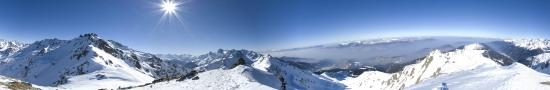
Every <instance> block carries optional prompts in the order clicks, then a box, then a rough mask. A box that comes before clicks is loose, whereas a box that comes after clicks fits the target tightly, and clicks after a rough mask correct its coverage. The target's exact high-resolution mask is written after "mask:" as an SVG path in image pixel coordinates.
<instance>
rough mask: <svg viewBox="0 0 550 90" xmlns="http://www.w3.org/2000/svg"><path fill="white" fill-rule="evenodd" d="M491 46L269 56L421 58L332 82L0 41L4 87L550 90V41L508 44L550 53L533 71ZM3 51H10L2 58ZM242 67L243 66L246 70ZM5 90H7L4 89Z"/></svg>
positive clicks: (216, 63)
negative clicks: (193, 75) (25, 84)
mask: <svg viewBox="0 0 550 90" xmlns="http://www.w3.org/2000/svg"><path fill="white" fill-rule="evenodd" d="M493 40H494V39H484V38H456V37H454V38H451V37H445V38H432V37H424V38H385V39H379V40H365V41H352V42H345V43H339V44H329V45H320V46H314V47H308V48H298V49H289V50H283V51H276V52H268V53H270V54H275V55H276V56H298V57H306V58H315V59H326V58H329V59H333V60H349V59H356V60H366V61H369V60H371V61H372V62H370V61H369V62H370V63H371V64H384V63H386V64H387V63H403V62H411V61H412V60H415V59H418V58H420V59H419V60H418V61H415V63H413V64H410V65H407V66H405V67H404V68H403V70H402V71H398V72H396V73H385V72H380V71H366V72H363V73H362V74H361V75H359V76H357V77H342V78H343V79H342V78H334V77H330V74H327V73H323V74H321V75H317V74H313V73H312V72H311V71H309V70H304V69H301V68H298V67H297V66H294V65H293V64H290V63H289V62H286V61H283V60H282V59H284V58H279V57H272V56H271V55H267V54H261V53H257V52H253V51H248V50H221V49H220V50H218V51H217V52H210V53H208V54H205V55H200V56H196V57H195V56H188V55H153V54H148V53H144V52H139V51H136V50H132V49H130V48H128V47H126V46H124V45H122V44H120V43H117V42H114V41H110V40H103V39H100V38H99V37H98V36H97V35H95V34H86V35H84V36H81V37H79V38H75V39H73V40H57V39H46V40H42V41H38V42H35V43H33V44H29V45H28V46H27V45H26V44H18V43H15V42H8V43H4V42H1V40H0V53H1V54H0V61H2V63H1V64H0V83H1V82H11V81H17V79H19V80H21V81H27V82H31V83H33V84H36V85H33V86H36V87H39V88H41V89H45V90H56V89H57V90H59V89H60V90H81V89H117V88H119V87H127V86H140V85H144V86H140V87H135V88H131V89H135V90H152V89H159V90H274V89H282V88H283V87H284V88H286V89H290V90H342V89H350V90H365V89H367V90H397V89H407V90H428V89H437V88H439V87H440V86H441V83H447V84H448V87H449V88H450V89H451V90H455V89H456V90H488V89H490V90H493V89H497V90H502V89H505V90H509V89H512V90H517V89H528V90H550V85H547V84H541V83H542V82H550V76H549V75H547V74H544V73H539V72H537V71H540V72H550V69H546V67H543V66H545V65H546V66H547V65H548V63H549V61H550V53H549V52H548V49H549V48H548V47H550V44H549V43H548V42H550V41H548V40H541V39H531V40H510V41H508V42H513V43H514V45H516V46H518V47H522V48H526V49H530V50H539V49H541V50H546V51H543V52H540V53H537V54H536V55H534V56H529V57H528V60H529V61H532V62H530V63H533V64H531V65H535V66H525V65H523V64H520V63H518V62H513V63H512V64H510V65H509V64H506V65H507V66H503V64H500V63H503V62H501V61H499V60H495V59H500V58H498V57H497V58H495V57H494V55H493V54H497V55H500V54H501V53H496V52H491V51H492V47H488V46H486V45H485V44H483V43H482V42H488V41H493ZM474 42H480V43H474ZM471 43H473V44H471ZM6 45H15V46H16V47H8V46H6ZM462 46H463V48H458V47H462ZM6 48H10V49H6ZM455 48H458V49H455ZM10 50H14V51H10ZM2 51H10V52H8V54H4V53H5V52H2ZM504 56H506V55H504ZM2 57H6V58H5V59H4V58H2ZM505 58H509V56H507V57H505ZM241 60H244V63H240V61H241ZM304 60H314V59H304ZM308 62H309V61H308ZM339 62H342V61H339ZM362 63H365V62H362ZM352 64H353V65H355V64H357V65H362V64H361V63H358V62H353V63H347V64H346V65H343V66H339V67H351V66H352ZM190 68H193V69H194V70H196V71H199V73H198V74H197V75H196V78H194V79H185V80H183V81H179V80H178V79H173V80H168V81H161V82H158V83H152V84H146V83H151V82H152V81H153V80H155V79H159V78H163V77H164V76H168V77H171V78H174V77H175V78H177V77H181V75H186V74H187V72H188V71H187V70H188V69H190ZM322 68H330V67H322ZM322 68H321V69H322ZM531 68H533V69H531ZM157 72H158V73H157ZM2 75H4V76H6V77H4V76H2ZM8 77H9V78H8ZM11 78H15V79H11ZM60 82H62V83H60ZM37 85H41V86H37ZM2 88H3V89H5V87H2V85H0V89H2Z"/></svg>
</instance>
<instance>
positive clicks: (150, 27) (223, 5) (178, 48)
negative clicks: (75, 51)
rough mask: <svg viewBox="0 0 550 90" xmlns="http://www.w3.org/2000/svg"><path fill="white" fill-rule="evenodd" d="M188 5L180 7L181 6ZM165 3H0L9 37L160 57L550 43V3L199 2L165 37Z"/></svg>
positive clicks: (3, 33)
mask: <svg viewBox="0 0 550 90" xmlns="http://www.w3.org/2000/svg"><path fill="white" fill-rule="evenodd" d="M180 2H181V0H180ZM159 3H160V0H0V38H3V39H9V40H19V41H23V42H27V43H31V42H34V41H37V40H41V39H45V38H60V39H71V38H74V37H76V36H78V35H80V34H83V33H89V32H93V33H98V34H99V35H100V36H101V37H103V38H105V39H111V40H115V41H118V42H121V43H123V44H125V45H127V46H129V47H131V48H135V49H137V50H141V51H146V52H151V53H187V54H202V53H206V52H208V51H214V50H216V49H218V48H224V49H232V48H235V49H242V48H244V49H252V50H265V49H281V48H290V47H301V46H309V45H317V44H324V43H332V42H340V41H349V40H361V39H369V38H380V37H401V36H434V35H435V36H446V35H449V36H475V37H499V38H550V1H548V0H192V1H191V2H189V3H186V4H184V5H180V6H179V10H180V11H178V14H179V15H180V16H181V17H182V18H184V22H185V27H186V28H185V29H184V28H181V27H182V26H179V27H177V26H176V27H175V28H168V30H164V29H163V28H161V29H158V26H157V23H158V22H159V20H160V17H161V16H162V13H163V12H162V11H160V8H159Z"/></svg>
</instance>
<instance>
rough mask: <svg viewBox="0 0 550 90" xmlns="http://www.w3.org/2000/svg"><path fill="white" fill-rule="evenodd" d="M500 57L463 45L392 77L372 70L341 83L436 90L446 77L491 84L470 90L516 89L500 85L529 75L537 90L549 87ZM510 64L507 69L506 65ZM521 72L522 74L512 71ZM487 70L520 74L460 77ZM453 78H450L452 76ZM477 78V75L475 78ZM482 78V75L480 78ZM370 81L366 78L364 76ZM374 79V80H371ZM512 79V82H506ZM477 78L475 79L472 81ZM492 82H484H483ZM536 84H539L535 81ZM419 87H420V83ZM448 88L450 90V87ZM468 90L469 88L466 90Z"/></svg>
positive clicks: (483, 47)
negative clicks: (433, 89) (491, 89)
mask: <svg viewBox="0 0 550 90" xmlns="http://www.w3.org/2000/svg"><path fill="white" fill-rule="evenodd" d="M502 57H503V56H502V55H500V54H498V53H497V52H493V51H491V49H490V48H489V47H487V46H486V45H484V44H479V43H478V44H470V45H467V46H464V47H463V48H462V49H457V50H454V51H450V52H441V51H439V50H436V51H433V52H431V53H430V54H429V55H427V56H426V57H425V58H424V59H422V60H420V61H418V62H417V63H416V64H412V65H408V66H406V67H405V68H404V69H403V70H402V71H400V72H398V73H393V74H383V73H382V74H381V73H379V72H378V73H377V72H376V71H372V72H367V73H364V75H361V76H359V77H357V78H349V79H346V80H344V81H342V82H343V83H346V84H348V86H349V87H348V88H351V89H385V90H396V89H405V88H408V87H410V88H412V89H419V88H417V87H419V86H415V85H418V84H420V83H425V84H429V85H431V86H425V87H423V89H422V90H425V89H427V88H429V89H431V88H437V87H435V86H437V85H440V84H441V82H447V81H441V80H444V79H441V78H446V77H447V76H449V77H467V78H466V79H470V80H469V81H468V80H466V79H464V81H460V80H459V79H456V80H455V81H454V82H449V84H453V83H477V84H491V85H478V87H471V89H472V88H473V89H481V90H485V89H483V88H520V87H522V86H521V84H506V85H507V86H502V84H504V83H506V82H515V81H514V80H516V79H524V80H531V79H529V77H525V76H533V77H535V78H538V80H535V81H532V82H533V83H535V84H532V85H534V86H537V88H546V89H548V88H550V86H544V85H542V84H540V82H542V81H543V80H548V79H550V77H549V76H548V75H545V74H541V73H538V72H536V71H533V70H523V69H525V68H528V67H525V66H523V65H517V64H518V63H515V62H510V61H512V60H510V59H506V58H502ZM505 62H510V63H505ZM507 65H510V66H507ZM502 68H512V69H502ZM516 70H522V71H516ZM479 71H487V73H495V74H491V75H499V73H500V72H505V73H502V74H508V73H506V72H522V74H521V75H502V76H503V77H507V78H499V77H491V76H489V75H486V74H461V73H471V72H479ZM453 75H454V76H453ZM477 75H480V76H477ZM483 75H485V76H483ZM369 76H370V77H371V78H366V77H369ZM372 77H378V78H372ZM510 78H515V79H510ZM358 79H359V80H358ZM473 79H479V80H477V81H476V80H473ZM485 79H488V80H494V81H487V82H484V81H483V80H485ZM496 81H498V82H499V83H500V84H498V83H497V84H494V85H493V82H496ZM539 81H540V82H539ZM420 85H423V84H420ZM463 85H464V86H460V85H456V86H454V87H469V86H467V84H463ZM451 89H452V88H451ZM468 90H470V89H468Z"/></svg>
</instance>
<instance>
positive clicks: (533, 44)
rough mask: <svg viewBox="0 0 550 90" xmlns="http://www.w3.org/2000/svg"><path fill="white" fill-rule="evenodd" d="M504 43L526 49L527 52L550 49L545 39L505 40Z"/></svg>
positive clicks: (549, 42) (549, 44)
mask: <svg viewBox="0 0 550 90" xmlns="http://www.w3.org/2000/svg"><path fill="white" fill-rule="evenodd" d="M505 41H506V42H512V43H514V44H515V45H516V46H519V47H523V48H527V49H529V50H534V49H543V50H549V49H550V40H547V39H511V40H505Z"/></svg>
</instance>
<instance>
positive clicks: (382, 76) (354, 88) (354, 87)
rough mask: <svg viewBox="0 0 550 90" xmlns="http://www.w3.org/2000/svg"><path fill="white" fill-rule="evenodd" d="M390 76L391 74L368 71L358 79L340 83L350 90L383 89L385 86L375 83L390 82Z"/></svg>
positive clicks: (347, 79) (350, 78)
mask: <svg viewBox="0 0 550 90" xmlns="http://www.w3.org/2000/svg"><path fill="white" fill-rule="evenodd" d="M390 76H391V74H389V73H384V72H380V71H367V72H363V74H361V75H359V76H358V77H356V78H352V77H348V78H346V79H345V80H342V81H340V83H342V84H345V85H346V86H347V87H346V88H347V89H350V90H365V89H381V88H383V87H384V85H376V84H374V83H381V82H382V81H384V80H388V79H389V78H390Z"/></svg>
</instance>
